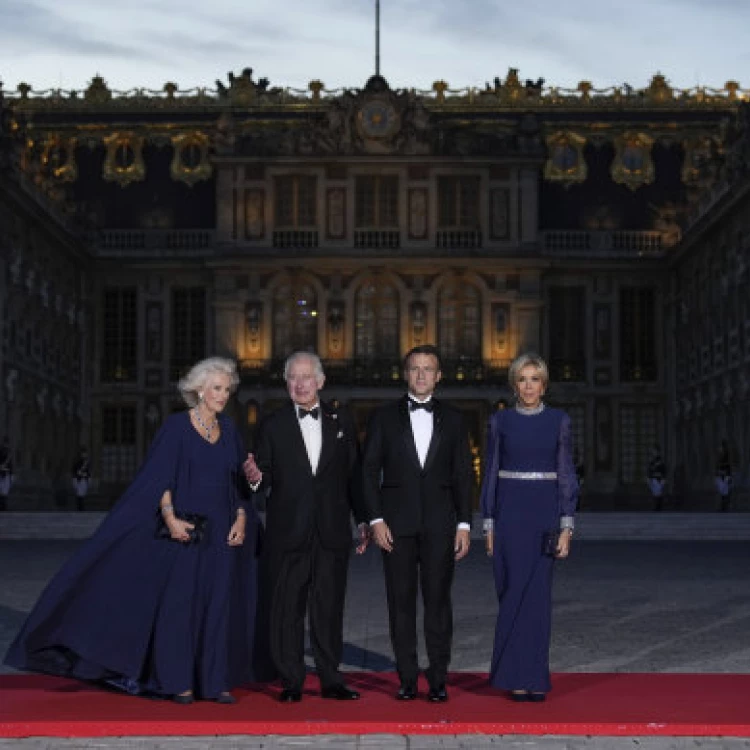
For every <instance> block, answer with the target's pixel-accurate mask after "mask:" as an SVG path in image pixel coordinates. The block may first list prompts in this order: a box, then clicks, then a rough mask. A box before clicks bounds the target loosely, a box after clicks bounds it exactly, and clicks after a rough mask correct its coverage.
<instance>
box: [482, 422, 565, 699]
mask: <svg viewBox="0 0 750 750" xmlns="http://www.w3.org/2000/svg"><path fill="white" fill-rule="evenodd" d="M500 470H504V471H512V472H523V473H525V474H528V473H532V472H545V473H552V472H556V473H557V479H556V480H555V479H529V478H525V479H520V478H515V479H514V478H503V477H499V476H498V472H499V471H500ZM577 494H578V485H577V482H576V478H575V467H574V465H573V459H572V450H571V435H570V418H569V417H568V416H567V415H566V414H565V413H564V412H562V411H560V410H559V409H551V408H549V407H546V408H544V409H543V410H542V411H541V412H539V413H537V414H523V413H521V412H519V411H517V410H516V409H505V410H503V411H499V412H497V413H496V414H494V415H493V417H492V419H491V421H490V434H489V439H488V445H487V464H486V469H485V478H484V482H483V486H482V500H481V504H482V514H483V516H484V518H492V519H494V535H495V536H494V555H493V565H494V574H495V586H496V588H497V597H498V602H499V611H498V616H497V625H496V629H495V643H494V649H493V653H492V664H491V667H490V683H491V684H492V685H493V686H494V687H497V688H503V689H505V690H528V691H531V692H539V693H546V692H548V691H549V690H550V687H551V683H550V674H549V647H550V636H551V621H552V617H551V614H552V613H551V609H552V566H553V558H552V557H549V556H547V555H545V554H543V552H542V537H543V535H544V533H545V532H548V531H551V530H554V529H558V528H559V527H560V518H561V517H562V516H572V515H573V514H574V512H575V506H576V501H577Z"/></svg>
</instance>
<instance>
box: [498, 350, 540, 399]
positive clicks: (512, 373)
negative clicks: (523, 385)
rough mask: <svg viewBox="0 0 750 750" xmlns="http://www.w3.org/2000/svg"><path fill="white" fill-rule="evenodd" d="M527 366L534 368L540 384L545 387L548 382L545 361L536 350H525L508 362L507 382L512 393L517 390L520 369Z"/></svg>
mask: <svg viewBox="0 0 750 750" xmlns="http://www.w3.org/2000/svg"><path fill="white" fill-rule="evenodd" d="M529 366H531V367H535V368H536V370H537V372H538V373H539V375H540V376H541V378H542V385H543V386H544V387H545V388H546V387H547V385H548V384H549V369H548V368H547V363H546V362H545V361H544V360H543V359H542V358H541V357H540V356H539V355H538V354H537V353H536V352H526V353H525V354H520V355H519V356H517V357H516V358H515V359H514V360H513V361H512V362H511V363H510V367H509V368H508V383H509V384H510V387H511V388H512V389H513V392H514V393H516V392H517V391H518V388H517V386H518V378H519V377H520V375H521V370H523V368H524V367H529Z"/></svg>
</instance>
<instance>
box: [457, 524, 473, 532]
mask: <svg viewBox="0 0 750 750" xmlns="http://www.w3.org/2000/svg"><path fill="white" fill-rule="evenodd" d="M456 531H471V525H470V524H468V523H464V522H461V523H460V524H458V526H457V527H456Z"/></svg>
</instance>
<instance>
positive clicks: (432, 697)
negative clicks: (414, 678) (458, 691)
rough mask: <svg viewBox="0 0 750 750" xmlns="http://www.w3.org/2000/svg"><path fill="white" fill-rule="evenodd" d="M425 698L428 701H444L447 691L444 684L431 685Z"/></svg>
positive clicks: (446, 697) (446, 698)
mask: <svg viewBox="0 0 750 750" xmlns="http://www.w3.org/2000/svg"><path fill="white" fill-rule="evenodd" d="M427 700H428V701H430V703H445V702H446V701H447V700H448V691H447V690H446V689H445V685H437V686H436V687H431V688H430V692H429V693H427Z"/></svg>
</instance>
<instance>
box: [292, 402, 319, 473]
mask: <svg viewBox="0 0 750 750" xmlns="http://www.w3.org/2000/svg"><path fill="white" fill-rule="evenodd" d="M316 407H317V409H318V418H317V419H314V418H313V417H312V416H307V417H300V416H299V412H298V411H297V409H298V406H297V405H296V404H295V407H294V409H295V413H296V414H297V422H298V423H299V428H300V430H301V431H302V439H303V440H304V441H305V448H306V449H307V458H308V459H309V461H310V468H311V469H312V473H313V474H315V472H316V471H317V470H318V461H319V460H320V449H321V448H322V447H323V426H322V422H323V412H322V411H321V410H320V404H319V403H316V404H314V405H313V406H312V407H310V408H311V409H315V408H316Z"/></svg>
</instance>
